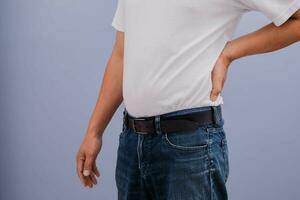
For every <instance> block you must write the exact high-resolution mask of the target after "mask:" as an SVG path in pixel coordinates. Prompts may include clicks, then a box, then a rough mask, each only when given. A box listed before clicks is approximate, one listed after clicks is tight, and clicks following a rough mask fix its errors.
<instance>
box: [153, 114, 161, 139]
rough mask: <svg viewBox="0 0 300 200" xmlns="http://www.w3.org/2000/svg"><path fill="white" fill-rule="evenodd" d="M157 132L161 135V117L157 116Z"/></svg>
mask: <svg viewBox="0 0 300 200" xmlns="http://www.w3.org/2000/svg"><path fill="white" fill-rule="evenodd" d="M154 120H155V132H156V133H157V134H161V133H162V132H161V128H160V115H156V116H155V118H154Z"/></svg>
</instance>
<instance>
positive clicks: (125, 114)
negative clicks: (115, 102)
mask: <svg viewBox="0 0 300 200" xmlns="http://www.w3.org/2000/svg"><path fill="white" fill-rule="evenodd" d="M126 119H127V110H126V107H125V108H124V110H123V131H124V130H125V129H126V128H127V120H126Z"/></svg>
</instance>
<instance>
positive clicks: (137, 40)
mask: <svg viewBox="0 0 300 200" xmlns="http://www.w3.org/2000/svg"><path fill="white" fill-rule="evenodd" d="M299 8H300V0H263V1H262V0H226V1H224V0H210V1H200V0H148V1H146V0H118V6H117V9H116V13H115V15H114V19H113V21H112V26H113V27H114V28H115V29H116V30H117V32H116V41H115V44H114V48H113V51H112V54H111V57H110V59H109V61H108V64H107V68H106V71H105V75H104V79H103V84H102V87H101V91H100V94H99V97H98V101H97V104H96V106H95V109H94V112H93V114H92V116H91V119H90V122H89V126H88V128H87V132H86V135H85V138H84V141H83V143H82V144H81V146H80V149H79V151H78V154H77V157H76V158H77V173H78V176H79V177H80V180H81V181H82V184H83V185H85V186H89V187H93V185H94V184H96V183H97V180H96V176H98V177H99V176H100V174H99V171H98V169H97V167H96V162H95V161H96V157H97V155H98V153H99V151H100V149H101V146H102V135H103V132H104V130H105V127H106V126H107V124H108V123H109V121H110V119H111V117H112V116H113V114H114V112H115V111H116V110H117V108H118V107H119V105H120V104H121V102H122V101H123V100H124V104H125V109H124V111H123V129H122V132H121V134H120V136H119V147H118V159H117V166H116V177H115V178H116V183H117V188H118V198H119V199H129V200H135V199H139V200H144V199H157V200H160V199H168V200H192V199H199V200H206V199H218V200H219V199H228V194H227V190H226V184H225V183H226V181H227V178H228V174H229V165H228V147H227V140H226V134H225V131H224V129H223V123H224V120H223V117H222V112H221V104H223V98H222V96H221V95H220V93H221V91H222V89H223V86H224V82H225V80H226V76H227V71H228V68H229V65H230V64H231V63H232V62H233V61H234V60H236V59H238V58H241V57H244V56H248V55H253V54H259V53H266V52H271V51H275V50H278V49H281V48H284V47H287V46H288V45H290V44H292V43H295V42H297V41H299V40H300V11H299ZM248 11H259V12H262V13H263V14H264V15H265V16H266V17H267V18H269V19H270V20H271V21H272V23H270V24H268V25H266V26H264V27H262V28H260V29H259V30H256V31H255V32H252V33H249V34H247V35H244V36H241V37H239V38H236V39H232V35H233V32H234V30H235V28H236V25H237V24H238V22H239V20H240V18H241V16H242V15H243V14H244V13H246V12H248Z"/></svg>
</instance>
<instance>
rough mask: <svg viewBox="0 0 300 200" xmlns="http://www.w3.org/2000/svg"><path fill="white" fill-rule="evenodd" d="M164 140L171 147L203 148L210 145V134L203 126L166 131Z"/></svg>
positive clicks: (182, 148) (181, 148)
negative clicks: (191, 129) (185, 129)
mask: <svg viewBox="0 0 300 200" xmlns="http://www.w3.org/2000/svg"><path fill="white" fill-rule="evenodd" d="M164 141H165V143H166V144H167V145H168V146H169V147H171V148H175V149H178V150H185V151H193V150H202V149H206V148H207V147H208V136H207V134H206V132H205V131H204V130H203V129H202V128H198V129H196V130H193V131H178V132H172V133H164Z"/></svg>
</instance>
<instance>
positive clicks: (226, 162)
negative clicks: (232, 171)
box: [221, 138, 229, 182]
mask: <svg viewBox="0 0 300 200" xmlns="http://www.w3.org/2000/svg"><path fill="white" fill-rule="evenodd" d="M221 144H222V152H223V158H224V176H225V182H226V181H227V179H228V175H229V159H228V145H227V140H226V138H223V139H222V142H221Z"/></svg>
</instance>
